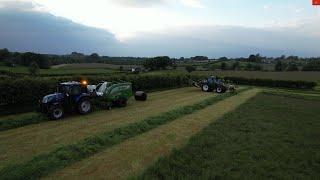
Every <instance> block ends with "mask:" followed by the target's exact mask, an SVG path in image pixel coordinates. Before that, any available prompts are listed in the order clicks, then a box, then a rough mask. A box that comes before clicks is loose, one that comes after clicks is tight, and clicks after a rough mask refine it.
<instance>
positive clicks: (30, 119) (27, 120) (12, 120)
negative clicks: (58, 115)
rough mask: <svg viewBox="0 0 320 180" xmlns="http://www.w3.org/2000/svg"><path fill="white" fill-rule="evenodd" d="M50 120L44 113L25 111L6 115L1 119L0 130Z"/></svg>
mask: <svg viewBox="0 0 320 180" xmlns="http://www.w3.org/2000/svg"><path fill="white" fill-rule="evenodd" d="M44 121H48V118H47V117H46V116H44V115H42V114H39V113H35V112H30V113H23V114H21V115H17V116H6V117H1V119H0V131H5V130H9V129H14V128H18V127H22V126H26V125H29V124H36V123H40V122H44Z"/></svg>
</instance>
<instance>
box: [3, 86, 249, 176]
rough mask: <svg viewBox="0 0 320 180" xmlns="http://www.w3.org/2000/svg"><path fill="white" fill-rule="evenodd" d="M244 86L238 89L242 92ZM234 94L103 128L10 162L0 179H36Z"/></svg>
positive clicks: (215, 97)
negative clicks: (46, 151)
mask: <svg viewBox="0 0 320 180" xmlns="http://www.w3.org/2000/svg"><path fill="white" fill-rule="evenodd" d="M244 90H246V89H242V90H240V91H239V92H242V91H244ZM233 95H235V94H231V93H226V94H223V95H220V96H214V97H210V98H207V99H205V100H203V101H201V102H199V103H196V104H194V105H189V106H184V107H180V108H177V109H174V110H171V111H169V112H165V113H162V114H160V115H158V116H153V117H149V118H146V119H144V120H142V121H140V122H137V123H132V124H130V125H127V126H124V127H121V128H117V129H115V130H113V131H106V132H103V133H100V134H98V135H95V136H91V137H88V138H86V139H84V140H82V141H79V142H77V143H75V144H71V145H67V146H62V147H60V148H58V149H56V150H53V151H51V152H49V153H47V154H42V155H38V156H35V157H34V158H33V159H31V160H30V161H27V162H25V163H22V164H16V165H10V166H7V167H5V168H3V169H1V170H0V179H23V178H26V177H28V178H30V179H34V178H39V177H42V176H44V175H47V174H48V173H50V172H52V171H55V170H58V169H60V168H63V167H65V166H67V165H69V164H72V163H74V162H76V161H79V160H82V159H84V158H86V157H89V156H91V155H93V154H95V153H97V152H100V151H101V150H103V149H106V148H108V147H111V146H113V145H115V144H119V143H121V142H123V141H124V140H126V139H128V138H131V137H134V136H137V135H139V134H142V133H144V132H147V131H149V130H151V129H154V128H156V127H158V126H160V125H162V124H165V123H168V122H170V121H173V120H175V119H177V118H179V117H182V116H185V115H187V114H191V113H194V112H196V111H199V110H201V109H204V108H205V107H207V106H210V105H212V104H214V103H215V102H218V101H220V100H223V99H225V98H227V97H230V96H233Z"/></svg>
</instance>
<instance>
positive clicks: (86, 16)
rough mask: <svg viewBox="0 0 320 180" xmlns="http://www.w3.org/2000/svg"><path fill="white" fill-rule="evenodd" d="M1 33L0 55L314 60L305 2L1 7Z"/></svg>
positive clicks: (210, 0) (21, 2)
mask: <svg viewBox="0 0 320 180" xmlns="http://www.w3.org/2000/svg"><path fill="white" fill-rule="evenodd" d="M0 30H1V31H0V38H1V39H0V48H1V47H8V48H9V49H13V50H17V51H36V52H41V53H54V54H56V53H57V54H66V53H70V52H72V51H81V52H84V53H92V52H98V53H99V54H102V55H110V56H158V55H169V56H172V57H180V56H185V57H189V56H195V55H205V56H209V57H220V56H227V57H240V56H248V55H249V54H255V53H260V54H263V55H268V56H280V55H282V54H285V55H299V56H320V6H319V7H316V6H312V3H311V0H268V1H267V0H265V1H263V0H259V1H257V0H229V1H225V0H90V1H79V0H67V1H66V0H16V1H15V0H13V1H8V0H0ZM29 42H32V43H29Z"/></svg>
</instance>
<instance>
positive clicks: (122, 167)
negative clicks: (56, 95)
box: [0, 87, 320, 179]
mask: <svg viewBox="0 0 320 180" xmlns="http://www.w3.org/2000/svg"><path fill="white" fill-rule="evenodd" d="M319 105H320V96H319V92H316V91H299V90H285V89H274V88H254V87H251V88H246V87H240V89H239V91H238V93H237V94H230V93H226V94H222V95H221V94H216V93H204V92H202V91H201V90H199V89H197V88H190V87H188V88H179V89H172V90H166V91H159V92H154V93H150V94H149V99H148V101H145V102H137V101H134V100H133V99H131V100H130V101H129V103H128V106H127V107H125V108H115V109H112V110H111V111H96V112H94V113H92V114H89V115H86V116H72V115H71V116H69V117H67V118H66V119H64V120H61V121H47V122H41V123H39V124H34V125H27V126H24V127H20V128H16V129H11V130H6V131H2V132H0V142H1V144H0V153H1V154H0V174H2V175H0V179H1V178H4V179H5V178H9V177H10V178H19V177H20V178H21V177H26V175H27V176H30V177H32V178H39V177H41V178H46V179H87V178H95V179H127V178H133V179H163V178H165V179H168V178H169V179H170V178H174V179H185V178H187V177H189V178H192V177H193V178H197V177H202V178H204V179H207V178H212V177H223V178H243V177H251V178H259V179H261V178H262V179H265V178H290V177H300V178H306V177H318V176H319V174H317V173H318V172H316V171H315V170H316V169H319V166H320V165H319V163H318V161H319V159H318V157H319V154H318V152H320V151H319V150H320V149H319V148H318V147H319V142H318V141H317V138H316V137H318V136H319V135H320V134H319V132H320V131H319V130H320V129H319V128H320V124H319V122H318V119H320V116H319V113H318V110H317V109H318V107H319ZM31 115H34V114H33V113H27V114H21V115H10V116H5V117H6V118H21V117H23V116H31ZM103 136H105V137H107V139H108V138H111V139H110V140H107V141H106V142H105V143H106V144H104V143H102V142H101V141H104V140H103V138H102V137H103ZM101 138H102V139H101ZM101 143H102V144H101ZM100 145H101V147H100ZM95 148H98V149H96V150H95ZM8 149H10V151H8ZM82 154H83V155H82ZM252 164H254V166H252ZM38 169H42V171H41V172H40V171H38ZM178 169H179V170H178ZM271 172H272V173H271ZM189 173H191V174H189ZM23 174H25V175H23Z"/></svg>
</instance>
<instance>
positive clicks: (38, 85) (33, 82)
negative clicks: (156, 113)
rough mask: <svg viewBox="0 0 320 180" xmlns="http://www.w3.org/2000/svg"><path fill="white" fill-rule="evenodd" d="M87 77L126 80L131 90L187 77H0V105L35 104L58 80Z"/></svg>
mask: <svg viewBox="0 0 320 180" xmlns="http://www.w3.org/2000/svg"><path fill="white" fill-rule="evenodd" d="M81 79H87V80H88V81H89V82H90V84H97V83H99V82H101V81H119V80H122V81H128V82H132V83H133V90H153V89H160V88H174V87H182V86H186V85H187V84H188V77H187V76H186V75H185V76H180V75H135V76H133V75H129V76H125V75H120V76H89V77H87V78H83V77H80V76H79V77H66V78H63V77H62V78H46V79H45V78H30V77H25V78H2V79H1V80H0V105H25V104H36V103H37V101H38V100H39V99H40V98H41V97H43V96H44V95H46V94H49V93H54V92H55V91H56V87H57V85H58V83H59V82H64V81H80V80H81Z"/></svg>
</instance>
